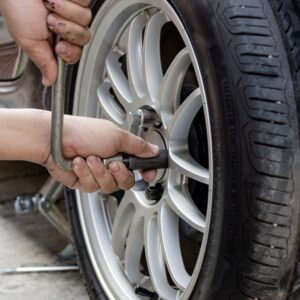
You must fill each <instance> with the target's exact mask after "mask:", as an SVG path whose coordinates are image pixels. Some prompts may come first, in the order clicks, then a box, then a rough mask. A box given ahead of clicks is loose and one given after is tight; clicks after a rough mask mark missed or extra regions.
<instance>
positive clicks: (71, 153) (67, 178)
mask: <svg viewBox="0 0 300 300" xmlns="http://www.w3.org/2000/svg"><path fill="white" fill-rule="evenodd" d="M50 118H51V115H50V112H48V111H41V110H34V109H0V126H1V131H0V141H1V147H0V160H26V161H31V162H34V163H37V164H41V165H43V166H45V167H46V168H47V169H48V171H49V173H50V174H51V175H52V176H53V177H54V178H55V179H56V180H58V181H60V182H62V183H64V184H65V185H66V186H68V187H70V188H78V189H81V190H82V191H87V192H93V191H96V190H98V189H101V190H102V191H103V192H105V193H111V192H113V191H114V190H116V189H117V188H121V189H128V188H130V187H131V186H132V185H133V183H134V176H133V174H132V172H130V171H128V170H127V169H126V167H125V166H124V165H123V164H120V163H112V164H110V166H109V170H107V169H106V168H105V167H104V165H103V163H102V160H101V158H106V157H110V156H113V155H116V154H117V153H119V152H125V153H129V154H134V155H136V156H140V157H152V156H155V155H157V154H158V151H159V149H158V147H157V146H155V145H151V144H149V143H147V142H145V141H144V140H143V139H141V138H140V137H137V136H135V135H133V134H131V133H128V132H126V131H124V130H122V129H120V128H118V127H117V126H115V125H114V124H113V123H111V122H109V121H106V120H100V119H93V118H85V117H76V116H65V122H64V132H63V152H64V155H65V156H66V157H67V158H69V159H73V171H71V172H65V171H63V170H61V169H60V168H59V167H58V166H56V165H55V163H54V162H53V159H52V157H51V155H50V127H51V125H50ZM143 176H144V179H145V180H148V181H151V180H153V179H154V177H155V172H153V171H152V172H151V171H150V172H146V173H143Z"/></svg>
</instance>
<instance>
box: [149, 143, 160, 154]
mask: <svg viewBox="0 0 300 300" xmlns="http://www.w3.org/2000/svg"><path fill="white" fill-rule="evenodd" d="M149 146H150V149H151V152H152V153H153V154H158V152H159V147H158V146H157V145H153V144H150V143H149Z"/></svg>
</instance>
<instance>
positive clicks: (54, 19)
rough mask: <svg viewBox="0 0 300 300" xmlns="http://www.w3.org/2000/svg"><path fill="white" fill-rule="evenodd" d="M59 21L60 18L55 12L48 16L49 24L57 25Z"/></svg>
mask: <svg viewBox="0 0 300 300" xmlns="http://www.w3.org/2000/svg"><path fill="white" fill-rule="evenodd" d="M57 21H58V19H57V17H56V16H55V15H54V14H50V15H49V16H48V18H47V23H48V25H49V26H56V25H57Z"/></svg>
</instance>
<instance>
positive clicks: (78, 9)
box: [0, 0, 91, 86]
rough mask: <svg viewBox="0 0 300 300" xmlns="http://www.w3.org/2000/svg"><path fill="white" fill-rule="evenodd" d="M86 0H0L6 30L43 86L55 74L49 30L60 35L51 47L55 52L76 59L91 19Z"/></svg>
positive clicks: (55, 68)
mask: <svg viewBox="0 0 300 300" xmlns="http://www.w3.org/2000/svg"><path fill="white" fill-rule="evenodd" d="M89 2H90V0H68V1H66V0H44V1H41V0H30V1H24V0H0V8H1V12H2V14H3V16H4V18H5V20H6V23H7V27H8V30H9V31H10V33H11V35H12V36H13V38H14V39H15V41H16V42H17V43H18V45H19V46H20V47H21V48H23V49H24V51H25V52H26V53H27V54H28V56H29V57H30V58H31V59H32V60H33V62H34V63H35V64H36V65H37V67H38V68H39V69H40V70H41V72H42V76H43V84H44V85H45V86H50V85H52V84H53V83H54V82H55V80H56V77H57V62H56V59H55V57H54V55H53V50H52V45H51V44H52V43H53V38H52V35H53V34H52V32H51V31H53V32H55V33H57V34H59V35H60V36H61V37H62V38H63V40H62V41H60V42H59V43H58V44H57V45H56V47H55V51H56V53H57V55H59V56H60V57H62V58H63V59H64V60H65V61H66V62H67V63H76V62H77V61H78V60H79V58H80V56H81V51H82V50H81V46H83V45H85V44H86V43H87V42H88V41H89V39H90V32H89V29H88V27H87V26H88V24H89V23H90V21H91V11H90V9H89V8H88V5H89ZM49 11H51V13H50V14H49ZM49 29H51V31H50V30H49Z"/></svg>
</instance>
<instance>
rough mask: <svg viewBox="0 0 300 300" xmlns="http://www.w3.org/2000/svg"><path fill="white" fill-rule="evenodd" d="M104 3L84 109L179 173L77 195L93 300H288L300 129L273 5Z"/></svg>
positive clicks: (75, 209)
mask: <svg viewBox="0 0 300 300" xmlns="http://www.w3.org/2000/svg"><path fill="white" fill-rule="evenodd" d="M93 11H94V18H93V23H92V26H91V30H92V33H93V38H92V40H91V42H90V43H89V45H88V46H87V47H86V48H85V49H84V53H83V56H82V59H81V62H80V64H79V66H78V68H77V67H73V68H69V72H68V77H69V86H68V87H67V91H68V95H69V98H70V99H73V98H74V103H73V105H71V106H73V113H74V114H76V115H85V116H90V117H94V118H105V119H108V120H111V121H112V122H114V123H115V124H117V125H118V126H120V127H121V128H124V129H126V130H131V131H134V132H135V133H136V134H139V135H140V136H142V137H143V138H145V139H146V140H147V141H149V142H152V143H156V144H158V145H159V146H160V147H161V148H166V149H168V150H169V154H170V168H169V169H167V170H163V171H160V172H159V173H158V175H157V178H156V180H155V182H154V183H152V184H151V185H150V186H149V185H148V184H146V183H145V182H143V181H142V180H141V179H140V176H139V175H138V174H136V179H137V182H136V185H135V186H134V187H133V188H132V189H131V190H129V191H126V192H117V193H114V194H112V195H104V194H102V193H101V192H97V193H92V194H87V193H81V192H79V191H77V192H75V193H74V192H71V191H69V192H68V210H69V215H70V220H71V224H72V227H73V232H74V241H75V245H76V249H77V252H78V256H79V260H80V264H81V268H82V271H83V274H84V276H85V279H86V284H87V288H88V291H89V293H90V295H91V298H92V299H205V300H207V299H237V300H240V299H287V297H288V293H289V290H290V286H291V281H292V279H293V274H294V270H295V266H296V262H297V251H298V238H297V236H298V227H299V197H300V193H299V185H297V184H296V179H297V178H299V175H300V165H299V127H298V119H297V109H296V105H295V94H294V86H293V84H292V80H291V74H290V69H289V64H288V58H287V53H286V51H285V48H284V43H283V41H282V38H281V35H280V29H279V26H278V24H277V22H276V19H275V16H274V13H273V10H272V7H271V6H270V4H269V2H268V1H262V0H252V1H248V0H239V1H236V0H222V1H221V0H218V1H217V0H216V1H214V0H211V1H208V0H202V1H199V0H190V1H188V2H186V1H183V0H172V1H167V0H162V1H154V0H127V1H117V0H107V1H94V3H93ZM137 114H138V115H140V116H142V119H143V120H144V122H143V125H142V126H140V127H138V126H136V124H135V122H134V116H136V115H137ZM101 142H105V141H99V143H101Z"/></svg>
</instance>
